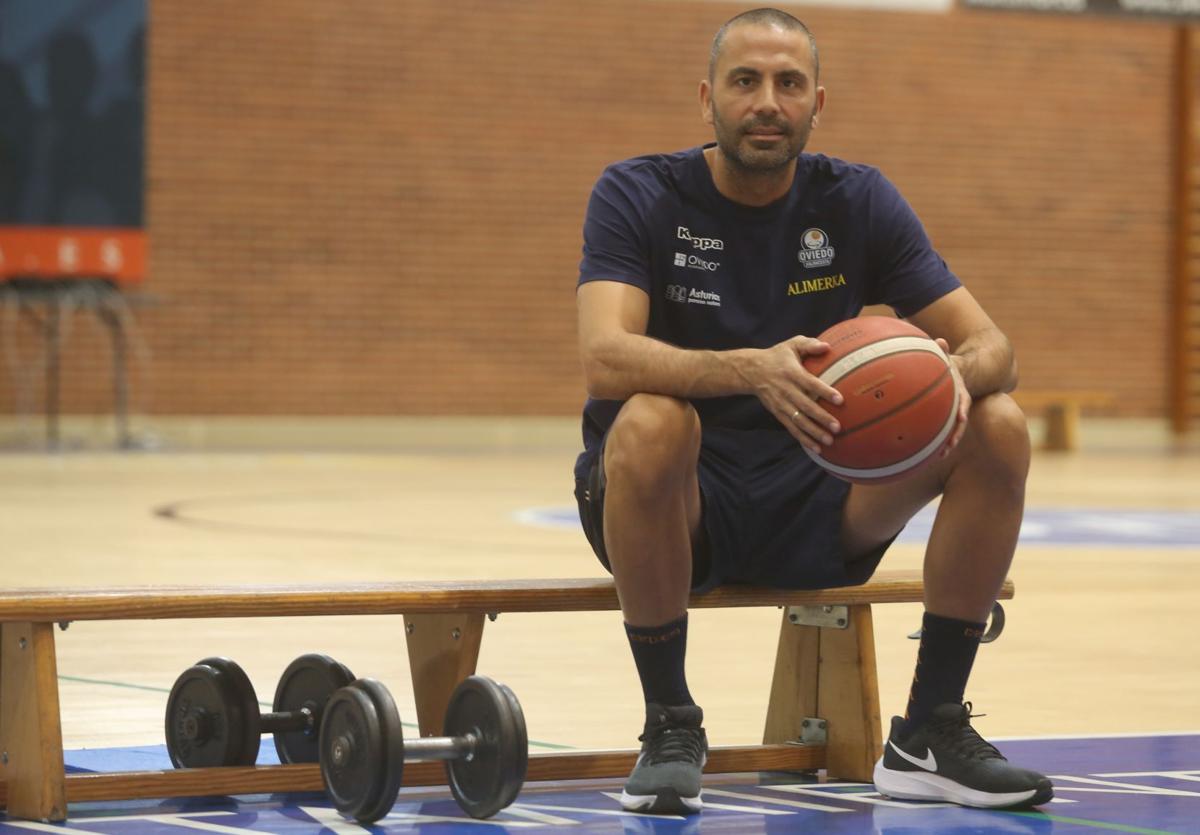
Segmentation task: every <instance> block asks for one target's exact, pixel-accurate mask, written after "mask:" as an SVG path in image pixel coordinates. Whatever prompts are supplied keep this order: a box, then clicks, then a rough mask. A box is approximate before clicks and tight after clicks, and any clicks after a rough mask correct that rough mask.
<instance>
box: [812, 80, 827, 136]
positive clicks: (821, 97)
mask: <svg viewBox="0 0 1200 835" xmlns="http://www.w3.org/2000/svg"><path fill="white" fill-rule="evenodd" d="M824 109H825V88H824V87H818V88H817V102H816V104H815V105H813V114H812V127H814V128H815V127H816V126H817V122H819V121H821V111H822V110H824Z"/></svg>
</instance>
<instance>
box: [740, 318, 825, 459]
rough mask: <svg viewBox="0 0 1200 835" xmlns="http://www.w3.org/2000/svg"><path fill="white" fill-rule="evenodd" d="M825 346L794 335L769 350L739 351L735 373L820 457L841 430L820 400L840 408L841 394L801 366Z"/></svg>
mask: <svg viewBox="0 0 1200 835" xmlns="http://www.w3.org/2000/svg"><path fill="white" fill-rule="evenodd" d="M828 350H829V345H828V344H826V343H824V342H821V341H819V340H817V339H813V338H812V337H809V336H794V337H792V338H791V339H788V340H786V341H784V342H780V343H779V344H778V345H774V346H772V347H770V348H761V349H754V350H747V351H739V352H738V354H740V356H739V360H740V361H739V362H738V363H737V367H738V372H739V373H740V374H741V375H742V377H743V378H744V379H745V380H746V382H747V383H749V384H750V386H751V388H752V391H753V394H755V395H756V396H757V397H758V399H759V400H760V401H762V404H763V405H764V406H765V407H766V408H767V410H768V411H769V412H770V413H771V414H773V415H774V416H775V418H776V420H778V421H779V422H780V423H782V424H783V426H784V428H785V429H787V430H788V432H790V433H791V434H792V437H794V438H795V439H796V440H797V441H799V442H800V443H801V444H802V445H803V446H804V447H805V448H806V449H808V450H810V451H812V452H815V453H817V454H820V452H821V448H822V446H828V445H829V444H831V443H833V435H834V434H836V433H837V432H839V431H840V430H841V427H840V426H839V425H838V422H837V420H835V419H834V417H833V416H832V415H830V414H829V412H827V411H825V410H824V409H823V408H821V406H820V401H822V400H824V401H828V402H830V403H834V404H836V405H841V402H842V395H841V394H839V393H838V391H837V389H835V388H833V387H832V386H829V385H826V384H825V383H822V382H821V381H820V380H819V379H818V378H817V377H816V376H814V375H813V374H811V373H810V372H809V371H808V369H807V368H805V367H804V363H803V359H804V357H806V356H815V355H818V354H823V353H825V352H826V351H828Z"/></svg>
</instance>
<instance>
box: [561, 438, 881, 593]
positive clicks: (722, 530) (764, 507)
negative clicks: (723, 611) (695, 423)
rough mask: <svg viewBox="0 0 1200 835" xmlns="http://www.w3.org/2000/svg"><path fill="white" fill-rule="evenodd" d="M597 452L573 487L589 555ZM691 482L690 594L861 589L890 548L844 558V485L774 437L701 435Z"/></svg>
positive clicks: (600, 549)
mask: <svg viewBox="0 0 1200 835" xmlns="http://www.w3.org/2000/svg"><path fill="white" fill-rule="evenodd" d="M603 462H604V446H603V444H600V445H598V446H597V448H596V453H595V455H594V456H593V457H592V460H591V463H590V464H589V465H588V466H587V470H586V471H587V478H586V479H578V478H577V479H576V483H575V498H576V500H577V501H578V503H579V518H580V522H581V523H582V524H583V530H584V533H585V534H586V535H587V538H588V542H589V543H591V546H592V550H593V551H595V553H596V556H597V557H598V558H599V559H600V562H601V564H602V565H603V566H604V567H605V569H606V570H609V571H611V568H610V567H609V563H608V555H607V553H606V551H605V547H604V493H605V489H606V487H607V482H606V477H605V473H604V468H603ZM698 466H699V469H698V478H699V480H700V495H701V506H702V511H701V513H702V519H701V535H700V536H699V537H698V541H697V542H695V543H694V544H693V555H692V589H693V591H697V592H699V591H706V590H708V589H711V588H714V587H716V586H719V585H721V584H723V583H744V584H749V585H762V586H771V587H775V588H797V589H820V588H831V587H835V586H853V585H859V584H861V583H865V582H866V581H867V580H869V579H870V578H871V575H872V574H873V573H875V568H876V567H877V566H878V565H879V561H880V559H882V557H883V554H884V552H885V551H886V550H887V548H888V546H889V545H891V541H888V542H886V543H884V544H883V545H881V546H879V547H878V548H876V549H874V550H872V551H871V552H870V553H867V554H847V553H846V550H845V548H844V547H843V544H842V537H841V523H842V506H843V505H844V504H845V501H846V496H847V494H848V493H849V492H850V485H849V484H847V483H846V482H844V481H842V480H840V479H837V478H834V477H833V476H831V475H829V474H828V473H826V472H825V471H824V470H822V469H821V468H820V467H818V466H817V465H816V464H815V463H813V461H812V459H811V458H809V457H808V455H807V454H806V453H805V452H804V449H803V447H801V446H800V444H799V443H797V442H796V440H795V439H794V438H792V437H791V436H790V435H788V434H787V433H786V432H784V431H782V430H774V429H750V430H743V429H725V428H711V429H703V431H702V435H701V442H700V460H699V465H698Z"/></svg>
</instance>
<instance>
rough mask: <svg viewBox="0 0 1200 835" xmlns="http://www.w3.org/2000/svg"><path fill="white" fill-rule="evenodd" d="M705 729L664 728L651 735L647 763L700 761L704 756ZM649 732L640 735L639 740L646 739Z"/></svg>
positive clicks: (647, 750) (647, 747) (647, 748)
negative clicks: (703, 736) (703, 738)
mask: <svg viewBox="0 0 1200 835" xmlns="http://www.w3.org/2000/svg"><path fill="white" fill-rule="evenodd" d="M702 734H703V731H701V730H700V729H699V728H670V727H668V728H663V729H662V730H659V731H655V732H653V733H652V735H651V736H650V742H649V744H648V745H647V746H646V760H645V761H646V763H647V764H648V765H657V764H658V763H672V762H693V763H698V762H700V759H701V758H702V756H703V752H704V743H703V742H702V741H701V739H702ZM646 736H647V734H642V735H641V736H639V737H638V741H639V742H643V741H645V739H646Z"/></svg>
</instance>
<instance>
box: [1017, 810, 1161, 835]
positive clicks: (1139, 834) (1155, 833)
mask: <svg viewBox="0 0 1200 835" xmlns="http://www.w3.org/2000/svg"><path fill="white" fill-rule="evenodd" d="M1007 814H1010V815H1020V816H1021V817H1023V818H1036V819H1040V820H1050V821H1054V822H1055V823H1074V824H1078V825H1079V826H1090V827H1092V828H1093V829H1108V830H1111V831H1113V832H1133V833H1136V835H1181V833H1179V832H1172V831H1171V830H1169V829H1145V828H1144V827H1141V826H1126V825H1125V824H1123V823H1106V822H1104V821H1093V820H1086V819H1084V818H1067V817H1063V816H1062V815H1047V814H1046V813H1045V812H1008V813H1007Z"/></svg>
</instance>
